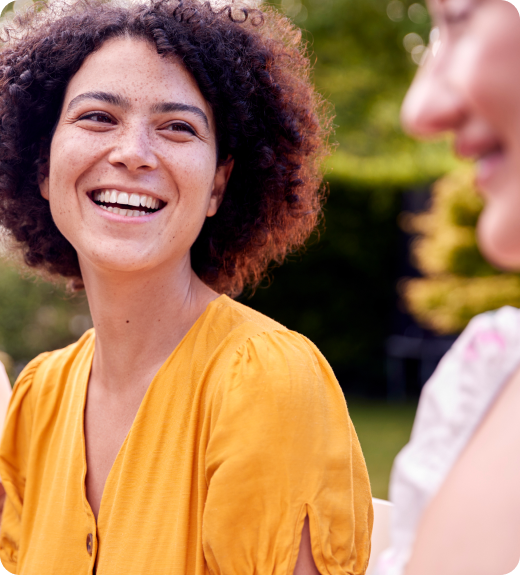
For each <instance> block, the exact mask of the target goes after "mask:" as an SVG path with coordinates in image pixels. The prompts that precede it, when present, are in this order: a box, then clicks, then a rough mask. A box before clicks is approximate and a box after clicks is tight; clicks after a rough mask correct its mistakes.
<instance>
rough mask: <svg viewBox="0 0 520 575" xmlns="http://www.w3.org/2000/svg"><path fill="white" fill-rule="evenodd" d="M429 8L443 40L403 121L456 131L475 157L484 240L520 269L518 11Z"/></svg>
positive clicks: (480, 6) (484, 6)
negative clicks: (482, 208) (483, 204)
mask: <svg viewBox="0 0 520 575" xmlns="http://www.w3.org/2000/svg"><path fill="white" fill-rule="evenodd" d="M429 7H430V12H431V14H432V19H433V22H434V25H435V26H436V27H437V28H438V32H439V34H438V36H439V41H438V42H436V43H433V44H432V45H431V46H430V53H429V56H428V58H427V60H426V62H425V63H424V65H423V66H422V68H421V69H420V70H419V72H418V74H417V76H416V79H415V81H414V83H413V84H412V86H411V88H410V90H409V92H408V94H407V96H406V99H405V101H404V104H403V109H402V121H403V125H404V127H405V129H407V130H408V131H409V132H410V133H412V134H413V135H415V136H419V137H428V136H432V135H436V134H439V133H441V132H445V131H452V132H454V134H455V148H456V152H457V153H458V154H459V155H460V156H463V157H468V158H473V159H476V160H477V186H478V188H479V189H480V190H481V192H482V194H483V196H484V198H485V200H486V207H485V209H484V212H483V214H482V216H481V218H480V221H479V225H478V236H479V242H480V246H481V248H482V250H483V252H484V254H485V255H486V256H487V257H488V258H489V259H490V260H491V261H492V262H493V263H495V264H496V265H498V266H501V267H504V268H509V269H520V16H519V14H518V11H517V10H516V8H515V7H514V6H513V5H512V4H510V3H509V2H506V1H504V0H431V2H430V6H429ZM434 34H435V33H434Z"/></svg>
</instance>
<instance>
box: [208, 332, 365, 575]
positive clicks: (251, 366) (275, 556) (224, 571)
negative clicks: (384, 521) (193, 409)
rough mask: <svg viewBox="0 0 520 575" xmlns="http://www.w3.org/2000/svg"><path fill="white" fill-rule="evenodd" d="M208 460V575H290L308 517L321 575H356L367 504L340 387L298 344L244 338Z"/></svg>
mask: <svg viewBox="0 0 520 575" xmlns="http://www.w3.org/2000/svg"><path fill="white" fill-rule="evenodd" d="M219 389H220V394H219V398H218V400H216V401H215V404H214V406H213V408H212V409H213V413H212V417H211V420H212V424H211V425H212V428H211V433H210V439H209V443H208V447H207V452H206V480H207V484H208V495H207V500H206V505H205V510H204V516H203V530H202V535H203V546H204V553H205V558H206V561H207V564H208V567H209V570H210V572H211V573H212V574H214V575H232V574H235V573H240V574H241V575H249V574H250V575H253V574H259V573H261V574H262V575H278V574H280V575H281V574H283V575H292V573H293V571H294V567H295V564H296V559H297V556H298V551H299V547H300V540H301V531H302V528H303V524H304V520H305V517H306V516H308V517H309V525H310V534H311V545H312V554H313V557H314V561H315V563H316V566H317V568H318V570H319V571H320V573H321V574H322V575H325V574H330V575H361V574H363V573H364V572H365V570H366V567H367V564H368V559H369V554H370V536H371V530H372V522H373V511H372V500H371V493H370V485H369V480H368V475H367V470H366V466H365V462H364V458H363V455H362V453H361V448H360V445H359V442H358V439H357V436H356V433H355V430H354V427H353V425H352V422H351V420H350V417H349V415H348V411H347V407H346V403H345V400H344V397H343V393H342V391H341V388H340V386H339V384H338V382H337V380H336V378H335V376H334V374H333V372H332V370H331V368H330V366H329V365H328V364H327V362H326V361H325V359H324V358H323V356H322V355H321V354H320V352H319V351H318V350H317V349H316V348H315V347H314V346H313V344H312V343H311V342H309V341H308V340H307V339H306V338H304V337H303V336H300V335H299V334H296V333H293V332H284V331H277V332H268V333H263V334H261V335H258V336H255V337H252V338H250V339H249V340H248V341H247V343H246V344H244V345H242V346H241V347H240V348H239V350H238V351H237V352H236V353H235V355H234V357H233V360H232V362H231V364H230V366H229V369H228V370H227V371H226V373H225V374H224V376H223V378H222V381H221V385H220V388H219Z"/></svg>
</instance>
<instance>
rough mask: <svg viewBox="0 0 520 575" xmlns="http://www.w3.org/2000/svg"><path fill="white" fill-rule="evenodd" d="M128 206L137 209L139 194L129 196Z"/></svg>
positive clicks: (139, 201)
mask: <svg viewBox="0 0 520 575" xmlns="http://www.w3.org/2000/svg"><path fill="white" fill-rule="evenodd" d="M128 204H129V205H131V206H136V207H139V205H140V204H141V198H140V197H139V194H131V195H130V198H129V199H128Z"/></svg>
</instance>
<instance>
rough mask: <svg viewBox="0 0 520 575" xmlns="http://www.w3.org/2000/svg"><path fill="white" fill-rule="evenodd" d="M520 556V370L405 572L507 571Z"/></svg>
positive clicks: (458, 467)
mask: <svg viewBox="0 0 520 575" xmlns="http://www.w3.org/2000/svg"><path fill="white" fill-rule="evenodd" d="M519 559H520V371H517V372H516V374H515V375H514V376H513V378H512V379H511V381H510V382H509V383H508V384H507V385H506V387H505V388H504V390H503V391H502V393H501V394H500V396H499V397H498V399H497V400H496V402H495V404H494V405H493V407H492V408H491V410H490V411H489V413H488V414H487V416H486V417H485V419H484V420H483V422H482V424H481V425H480V427H479V428H478V430H477V432H476V433H475V435H474V436H473V438H472V439H471V441H470V443H469V444H468V446H467V447H466V449H465V451H464V452H463V453H462V455H461V457H460V459H459V460H458V462H457V463H456V464H455V466H454V467H453V469H452V471H451V472H450V474H449V475H448V477H447V479H446V481H445V483H444V484H443V486H442V487H441V489H440V490H439V493H438V494H437V496H436V497H435V498H434V499H433V500H432V502H431V504H430V505H429V507H428V508H427V510H426V512H425V514H424V516H423V519H422V521H421V524H420V528H419V531H418V535H417V540H416V543H415V547H414V552H413V554H412V558H411V560H410V563H409V565H408V569H407V570H406V575H438V574H439V573H442V574H443V575H505V574H506V573H510V572H511V571H513V569H514V568H515V567H516V566H517V565H518V561H519Z"/></svg>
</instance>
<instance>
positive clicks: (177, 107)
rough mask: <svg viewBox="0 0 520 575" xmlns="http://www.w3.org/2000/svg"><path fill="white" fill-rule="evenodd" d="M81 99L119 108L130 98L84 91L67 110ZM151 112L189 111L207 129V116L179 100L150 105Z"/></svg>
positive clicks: (125, 105) (128, 101)
mask: <svg viewBox="0 0 520 575" xmlns="http://www.w3.org/2000/svg"><path fill="white" fill-rule="evenodd" d="M83 100H98V101H100V102H106V103H107V104H113V105H114V106H119V107H121V108H128V107H129V106H130V100H128V99H127V98H123V96H120V95H118V94H111V93H110V92H85V93H84V94H80V95H79V96H76V97H75V98H73V99H72V100H71V101H70V102H69V105H68V107H67V111H68V112H70V111H71V110H73V109H74V108H75V107H76V106H77V105H78V104H80V103H81V102H82V101H83ZM152 112H154V113H155V114H167V113H168V112H191V113H192V114H195V115H197V116H199V118H200V119H201V120H202V121H203V122H204V125H205V126H206V128H207V129H208V130H209V121H208V117H207V116H206V114H205V113H204V112H203V111H202V110H201V109H200V108H199V107H197V106H191V105H190V104H182V103H181V102H160V103H158V104H154V105H153V106H152Z"/></svg>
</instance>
